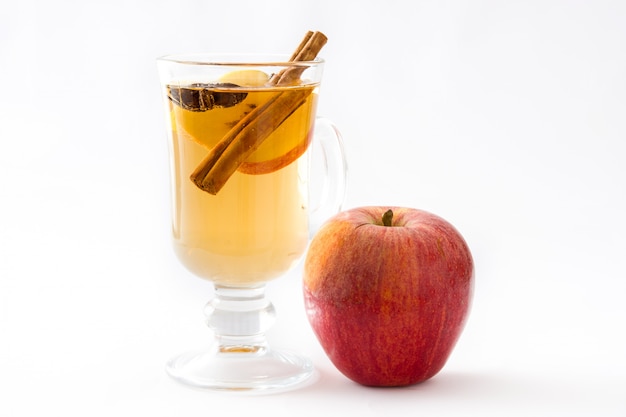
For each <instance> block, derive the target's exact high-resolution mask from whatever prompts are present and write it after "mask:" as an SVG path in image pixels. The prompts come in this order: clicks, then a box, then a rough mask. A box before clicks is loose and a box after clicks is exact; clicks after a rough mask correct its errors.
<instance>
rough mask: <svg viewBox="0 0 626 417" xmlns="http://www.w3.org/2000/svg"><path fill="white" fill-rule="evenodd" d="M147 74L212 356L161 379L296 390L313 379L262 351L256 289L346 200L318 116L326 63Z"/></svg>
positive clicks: (177, 235) (197, 64) (188, 58)
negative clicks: (161, 108) (204, 298)
mask: <svg viewBox="0 0 626 417" xmlns="http://www.w3.org/2000/svg"><path fill="white" fill-rule="evenodd" d="M157 64H158V70H159V76H160V81H161V86H162V92H163V97H164V103H165V110H166V120H167V125H168V136H169V144H170V168H171V183H172V237H173V246H174V251H175V253H176V255H177V257H178V259H179V260H180V262H181V263H182V264H183V265H184V266H185V267H186V268H187V269H188V270H189V271H191V272H192V273H193V274H195V275H196V276H198V277H200V278H203V279H207V280H209V281H211V282H212V283H213V285H214V288H215V291H214V297H213V299H212V300H211V301H209V303H208V304H207V305H206V308H205V314H206V319H207V324H208V327H209V328H210V330H211V331H212V333H213V335H214V343H213V345H212V346H211V347H209V348H207V349H205V350H201V351H195V352H189V353H185V354H182V355H179V356H177V357H175V358H173V359H172V360H170V361H169V362H168V364H167V371H168V373H169V374H170V375H171V376H172V377H173V378H175V379H177V380H179V381H181V382H183V383H186V384H189V385H192V386H196V387H203V388H212V389H218V390H237V391H241V390H251V391H268V390H284V389H287V388H290V387H293V386H296V385H298V384H300V383H302V382H304V381H306V380H308V378H310V377H311V376H312V375H313V373H314V369H313V366H312V364H311V362H310V360H309V359H308V358H306V357H303V356H301V355H299V354H294V353H291V352H285V351H281V350H277V349H274V348H271V347H270V346H269V345H268V343H267V340H266V338H265V331H266V330H267V329H268V328H269V327H270V326H271V324H272V322H273V320H274V317H275V312H274V308H273V306H272V304H271V302H270V301H269V300H268V299H267V298H266V297H265V285H266V283H267V282H268V281H270V280H273V279H275V278H277V277H280V276H282V275H284V274H285V273H286V272H288V271H289V270H290V269H291V268H292V267H293V266H294V265H295V264H296V263H297V262H298V261H299V260H300V259H301V258H302V256H303V254H304V252H305V250H306V248H307V245H308V240H309V237H310V235H311V234H312V233H313V232H314V228H315V227H316V226H315V225H319V223H321V221H323V219H324V218H325V217H327V216H329V215H332V214H334V213H335V212H337V211H338V210H339V209H340V207H341V204H342V202H343V199H344V191H345V176H346V163H345V157H344V153H343V146H342V143H341V137H340V135H339V133H338V132H337V130H336V129H335V128H334V126H333V125H332V123H330V122H329V121H328V120H326V119H321V118H318V117H317V116H316V106H317V100H318V93H319V87H320V82H321V77H322V69H323V65H324V61H323V60H321V59H317V58H316V59H313V60H310V61H297V62H294V61H293V60H290V58H289V57H284V56H256V55H253V56H250V55H247V56H244V55H227V56H214V55H208V54H202V55H180V56H166V57H162V58H159V59H158V60H157ZM285 74H287V79H286V80H285V79H283V81H280V78H281V77H285ZM289 74H291V75H289ZM312 154H315V155H314V156H315V158H312V156H311V155H312ZM313 166H317V167H322V169H321V170H319V169H318V170H316V169H312V168H313ZM312 184H317V187H314V186H313V185H312ZM314 188H315V189H316V190H317V194H318V195H317V196H316V198H312V197H311V194H315V192H314V191H313V189H314ZM320 190H321V191H320ZM312 200H318V204H317V207H316V208H314V209H313V208H311V204H312ZM319 201H321V203H319Z"/></svg>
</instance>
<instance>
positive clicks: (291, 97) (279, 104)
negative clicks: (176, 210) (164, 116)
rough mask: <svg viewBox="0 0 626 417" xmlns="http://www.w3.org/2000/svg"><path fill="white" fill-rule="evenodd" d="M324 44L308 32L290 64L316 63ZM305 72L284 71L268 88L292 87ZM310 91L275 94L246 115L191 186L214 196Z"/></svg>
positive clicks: (214, 150)
mask: <svg viewBox="0 0 626 417" xmlns="http://www.w3.org/2000/svg"><path fill="white" fill-rule="evenodd" d="M326 41H327V38H326V36H325V35H324V34H323V33H321V32H308V33H307V34H306V35H305V37H304V39H303V40H302V42H300V45H298V48H297V49H296V51H295V52H294V53H293V55H292V56H291V59H290V62H296V61H310V60H313V59H315V57H316V56H317V54H318V53H319V51H320V50H321V49H322V47H323V46H324V45H325V44H326ZM305 68H306V67H304V66H297V65H294V66H293V67H288V68H285V69H283V70H282V71H280V72H279V73H277V74H274V75H273V76H272V78H271V79H270V84H272V85H289V84H292V83H293V82H294V81H296V80H297V79H298V78H299V77H300V75H301V74H302V72H303V71H304V70H305ZM311 91H312V89H300V88H298V89H293V90H286V91H282V92H278V93H276V95H274V96H273V97H271V98H270V99H269V100H268V101H267V102H266V103H264V104H263V105H261V106H258V107H256V108H255V109H254V110H252V111H251V112H250V113H248V114H247V115H246V116H245V117H243V118H242V119H241V120H240V121H239V123H237V124H236V125H235V126H234V127H233V128H232V129H231V130H230V131H229V132H228V133H227V134H226V136H224V138H223V139H222V140H221V141H220V142H218V143H217V144H216V145H215V146H214V147H213V148H212V149H211V151H209V154H208V155H207V156H206V158H205V159H204V160H203V161H202V163H201V164H200V165H199V166H198V167H197V168H196V170H195V171H194V172H193V173H192V174H191V176H190V178H191V180H192V181H193V183H194V184H196V186H198V187H199V188H200V189H202V190H204V191H206V192H208V193H210V194H213V195H215V194H217V193H218V192H219V190H221V188H222V187H223V186H224V184H225V183H226V181H228V179H229V178H230V176H231V175H233V174H234V173H235V171H237V168H239V166H240V165H241V164H242V163H243V162H244V161H245V160H246V159H247V158H248V157H249V156H250V155H251V154H252V153H253V152H254V151H255V150H256V149H257V148H258V147H259V146H260V145H261V143H263V141H264V140H265V139H266V138H267V137H269V136H270V135H271V133H272V132H273V131H274V130H276V129H277V128H278V127H279V126H280V125H281V124H282V123H283V122H284V121H285V120H286V119H287V118H288V117H289V116H290V115H291V114H292V113H293V112H294V111H296V110H297V109H298V108H299V107H300V106H301V105H302V104H303V103H304V102H305V101H306V99H307V97H308V95H309V94H310V93H311ZM260 120H261V121H262V122H260Z"/></svg>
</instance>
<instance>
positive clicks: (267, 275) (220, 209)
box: [170, 86, 317, 286]
mask: <svg viewBox="0 0 626 417" xmlns="http://www.w3.org/2000/svg"><path fill="white" fill-rule="evenodd" d="M290 88H308V89H310V90H311V94H309V95H308V99H307V100H306V102H305V103H304V104H303V105H302V106H300V107H299V108H298V109H297V110H296V111H295V112H293V113H292V114H291V115H290V116H289V118H288V119H287V120H285V121H284V122H283V123H282V124H281V125H280V127H279V128H278V129H277V130H275V131H274V133H272V134H271V135H270V136H269V137H268V138H267V139H265V141H263V142H262V144H261V145H260V147H259V148H258V149H257V150H256V151H255V152H254V153H253V154H252V155H250V156H249V158H248V159H247V160H246V163H245V164H244V165H243V166H242V167H241V170H243V171H245V172H248V173H244V172H241V171H237V172H235V174H233V175H232V176H231V177H230V178H229V179H228V181H227V182H226V184H225V185H224V187H223V188H222V189H221V190H220V191H219V192H218V193H217V194H216V195H211V194H209V193H207V192H206V191H203V190H201V189H199V188H198V187H196V185H195V184H194V183H193V182H192V181H191V180H190V178H189V176H190V174H191V173H192V172H193V171H194V170H195V169H196V167H198V165H200V163H201V162H202V160H203V159H204V158H205V157H206V155H207V153H208V151H209V149H210V148H211V147H212V146H214V145H215V143H217V141H219V140H220V139H221V138H222V137H224V135H226V133H227V132H228V131H229V129H230V128H231V127H232V126H233V125H234V124H236V123H237V121H238V120H240V119H241V118H242V117H244V116H245V114H247V113H248V112H250V110H251V109H252V108H254V107H256V106H259V105H261V104H262V103H263V102H264V101H265V100H268V99H269V98H270V97H271V96H272V95H275V94H277V91H280V89H279V88H273V89H268V88H259V89H249V90H241V89H237V92H241V91H245V93H246V98H245V99H244V100H243V101H241V102H239V103H238V104H236V105H234V106H229V107H219V106H216V107H215V108H212V109H210V110H207V111H189V110H185V109H183V108H181V107H180V106H178V105H176V104H175V103H170V116H171V123H172V138H171V139H172V142H171V143H172V149H171V151H172V152H171V155H172V159H173V163H172V170H173V172H172V174H173V197H174V198H173V203H174V204H173V224H172V228H173V240H174V248H175V252H176V254H177V256H178V258H179V259H180V261H181V262H182V263H183V265H185V267H187V268H188V269H189V270H190V271H191V272H193V273H194V274H196V275H198V276H200V277H202V278H206V279H209V280H211V281H213V282H215V283H216V284H220V285H227V286H249V285H254V284H258V283H262V282H265V281H268V280H271V279H274V278H276V277H278V276H280V275H282V274H284V273H285V272H286V271H288V270H289V269H290V268H291V267H292V266H293V265H294V264H295V263H296V262H297V261H298V260H299V259H300V257H301V256H302V254H303V253H304V250H305V248H306V245H307V241H308V217H307V204H308V198H307V197H308V195H307V177H308V166H307V165H308V164H307V153H306V152H304V153H302V152H301V151H302V150H303V147H304V149H306V147H307V146H308V143H309V141H310V139H311V137H312V128H313V123H314V118H315V107H316V103H317V93H316V91H315V90H314V87H312V86H307V87H290ZM294 149H300V151H298V152H294ZM301 153H302V154H301ZM299 154H301V155H299ZM297 155H299V156H297ZM294 158H295V159H294ZM249 172H253V173H252V174H251V173H249Z"/></svg>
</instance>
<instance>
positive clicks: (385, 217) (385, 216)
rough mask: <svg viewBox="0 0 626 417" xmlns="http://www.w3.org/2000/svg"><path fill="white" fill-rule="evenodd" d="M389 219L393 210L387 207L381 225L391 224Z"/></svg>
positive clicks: (391, 218)
mask: <svg viewBox="0 0 626 417" xmlns="http://www.w3.org/2000/svg"><path fill="white" fill-rule="evenodd" d="M391 220H393V211H391V209H389V210H387V211H386V212H385V213H384V214H383V226H387V227H389V226H391Z"/></svg>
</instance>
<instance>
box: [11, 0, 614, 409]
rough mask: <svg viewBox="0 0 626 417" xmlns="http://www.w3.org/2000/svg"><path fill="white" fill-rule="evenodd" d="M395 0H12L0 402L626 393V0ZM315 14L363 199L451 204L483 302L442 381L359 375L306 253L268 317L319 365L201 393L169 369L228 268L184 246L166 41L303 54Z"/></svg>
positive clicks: (353, 403)
mask: <svg viewBox="0 0 626 417" xmlns="http://www.w3.org/2000/svg"><path fill="white" fill-rule="evenodd" d="M335 3H338V4H335ZM387 3H388V4H389V5H387V6H385V5H384V4H385V3H384V2H380V1H356V0H355V1H344V2H336V1H335V0H333V1H330V0H328V1H326V0H315V1H308V2H301V3H297V2H292V1H288V0H285V1H274V0H267V1H262V2H261V1H255V2H252V1H247V0H241V1H238V2H228V1H221V2H210V1H199V0H198V1H192V0H179V1H171V2H166V1H147V0H146V1H139V0H137V1H126V0H125V1H118V0H112V1H108V2H87V1H76V2H73V1H68V0H60V1H56V2H46V1H35V0H20V1H15V0H7V1H3V2H2V5H1V6H0V79H1V80H2V84H1V85H2V89H1V91H0V138H1V140H2V151H0V190H1V193H2V204H1V205H0V415H2V416H26V415H51V416H56V415H63V416H84V415H90V416H99V415H103V416H104V415H106V416H111V415H124V416H125V415H150V416H153V417H157V416H172V415H185V416H206V415H209V414H212V413H213V414H214V413H216V412H217V410H223V411H220V412H222V413H224V412H226V411H225V410H230V411H232V412H231V413H230V414H229V415H242V416H243V415H246V413H248V414H250V415H252V413H254V414H255V415H301V416H313V415H315V416H319V415H341V414H347V413H350V414H352V413H354V415H357V414H358V415H362V416H367V415H403V414H409V413H410V414H411V415H437V416H441V417H443V416H461V415H463V416H466V415H480V416H517V415H519V416H531V415H532V416H624V415H626V399H625V397H626V395H624V394H625V393H626V355H625V353H624V352H626V337H625V330H624V328H625V327H626V326H625V324H626V305H625V303H624V302H623V298H624V295H625V294H626V285H625V284H624V281H625V279H626V265H625V259H626V258H625V255H624V254H625V253H626V241H625V236H626V220H624V219H625V217H624V213H625V212H626V168H625V167H624V157H625V156H626V138H625V136H626V117H624V115H625V114H626V77H625V76H624V75H625V74H626V55H625V54H624V51H625V50H626V3H624V2H620V1H605V0H602V1H566V0H562V1H556V0H552V1H550V0H548V1H539V0H537V1H534V0H533V1H521V0H520V1H509V2H499V1H471V2H470V1H467V2H462V1H446V2H436V1H421V0H420V1H415V2H399V1H398V2H395V1H390V2H387ZM394 4H402V5H404V4H406V5H407V6H402V7H401V6H395V5H394ZM409 5H410V6H409ZM307 29H314V30H322V31H324V32H325V33H326V34H327V35H328V37H329V39H330V41H329V44H328V45H327V46H326V47H325V49H324V53H323V54H322V55H323V56H324V57H325V58H326V59H327V61H328V65H327V68H326V73H325V80H324V86H323V89H322V101H321V104H320V113H322V114H324V115H325V116H328V117H330V118H332V119H334V120H335V122H336V123H337V124H338V125H339V126H340V127H341V129H342V131H343V134H344V139H345V144H346V147H347V151H348V155H349V163H350V178H349V188H348V198H347V202H346V207H354V206H361V205H368V204H376V205H407V206H412V207H419V208H422V209H426V210H430V211H433V212H435V213H437V214H439V215H441V216H443V217H444V218H446V219H448V220H449V221H450V222H452V223H453V224H455V225H456V226H457V228H458V229H459V230H460V231H461V232H462V233H463V235H464V236H465V237H466V239H467V241H468V243H469V245H470V247H471V248H472V250H473V253H474V257H475V261H476V272H477V276H476V278H477V286H476V293H475V298H474V306H473V309H472V312H471V316H470V320H469V323H468V325H467V327H466V329H465V332H464V333H463V335H462V337H461V340H460V342H459V344H458V345H457V347H456V349H455V351H454V353H453V355H452V357H451V358H450V360H449V362H448V364H447V365H446V367H445V368H444V369H443V370H442V371H441V373H440V374H439V375H437V376H436V377H435V378H433V379H432V380H431V381H429V382H426V383H424V384H422V385H417V386H413V387H409V388H405V389H371V388H364V387H360V386H358V385H356V384H354V383H352V382H350V381H348V380H347V379H345V378H344V377H343V376H342V375H341V374H339V373H338V372H337V371H336V370H335V369H334V368H333V366H332V365H331V364H330V363H329V361H328V360H327V359H326V357H325V356H324V354H323V352H322V350H321V348H320V347H319V345H318V344H317V342H316V340H315V338H314V337H313V335H312V333H311V331H310V329H309V327H308V324H307V323H306V319H305V317H304V311H303V308H302V301H301V296H300V282H299V280H300V269H298V270H295V271H293V272H292V273H291V274H290V275H289V276H288V277H285V278H282V279H280V280H278V281H276V282H274V283H272V284H271V285H270V288H269V292H270V295H271V297H272V299H273V300H274V302H275V304H276V306H277V308H278V314H279V317H278V323H277V324H276V326H275V327H274V328H273V329H272V331H271V334H270V337H271V340H272V341H273V342H274V343H276V344H281V345H286V346H288V347H293V348H296V349H299V350H302V351H304V352H307V353H308V354H310V355H311V356H312V358H313V360H314V361H315V363H316V366H317V367H318V369H319V371H320V374H321V377H320V380H319V381H318V382H317V383H316V384H314V385H312V386H310V387H308V388H306V389H303V390H300V391H295V392H291V393H286V394H281V395H276V396H265V397H251V398H243V399H242V398H239V397H237V398H233V397H232V396H228V395H224V394H214V393H207V392H201V391H196V390H190V389H187V388H185V387H182V386H179V385H178V384H176V383H175V382H173V381H170V380H169V379H168V377H167V376H166V375H165V372H164V370H163V366H164V363H165V361H166V359H168V358H169V357H170V356H171V355H172V354H175V353H178V352H180V351H182V350H186V349H187V348H193V347H197V346H198V345H201V344H202V343H204V342H205V341H206V339H207V337H208V335H207V333H206V330H205V329H204V326H203V323H202V306H203V305H204V303H205V302H206V300H207V299H208V296H209V293H210V291H211V290H210V285H209V284H208V283H207V282H204V281H201V280H199V279H196V278H194V277H191V276H190V275H189V274H188V273H186V272H185V271H184V270H183V269H182V267H181V266H180V265H179V264H178V263H177V262H176V260H175V259H174V256H173V254H172V252H171V249H170V246H169V236H168V226H169V212H168V209H169V205H168V204H169V202H168V198H169V195H168V178H167V149H166V145H165V122H164V120H163V115H162V113H161V101H160V100H161V99H160V96H159V88H158V84H157V76H156V67H155V61H154V60H155V58H156V57H157V56H159V55H162V54H167V53H174V52H187V51H200V50H212V51H240V52H245V51H254V50H259V51H260V50H264V51H269V52H287V53H288V52H290V51H291V50H292V49H293V48H294V47H295V43H296V42H298V41H299V39H300V37H301V36H302V34H303V33H304V32H305V31H306V30H307Z"/></svg>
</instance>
